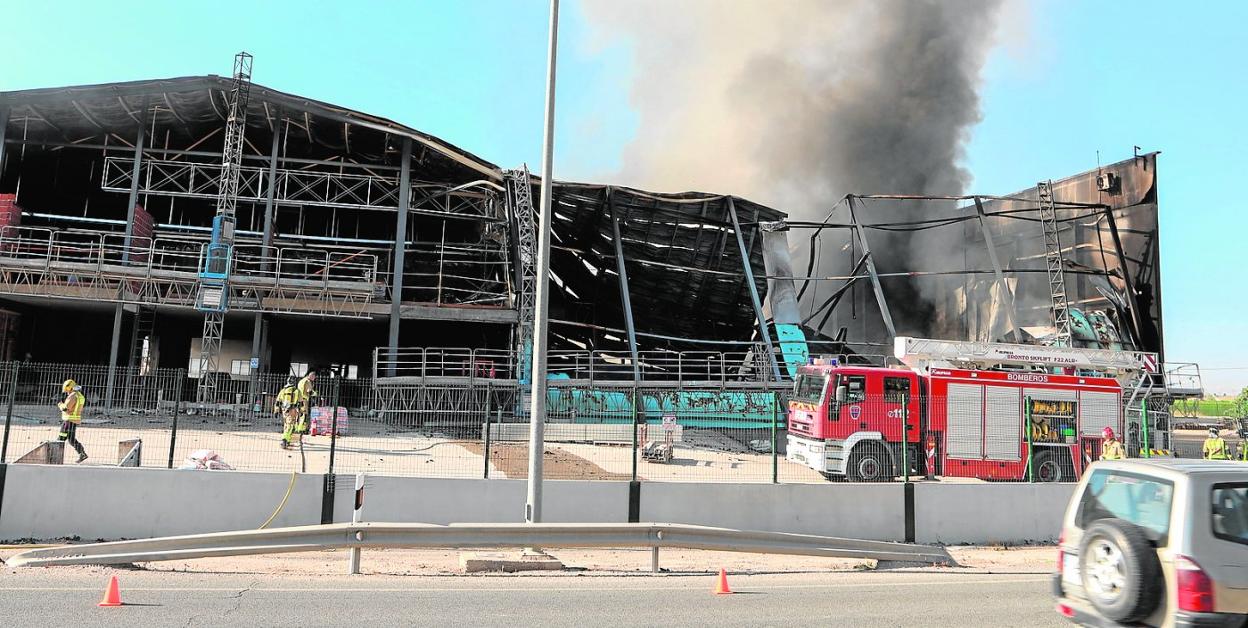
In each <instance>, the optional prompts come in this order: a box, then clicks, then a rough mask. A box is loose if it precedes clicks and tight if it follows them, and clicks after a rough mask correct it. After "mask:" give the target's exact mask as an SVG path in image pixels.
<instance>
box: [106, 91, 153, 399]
mask: <svg viewBox="0 0 1248 628" xmlns="http://www.w3.org/2000/svg"><path fill="white" fill-rule="evenodd" d="M146 121H147V103H146V102H144V104H143V111H142V113H141V114H140V115H139V137H138V139H136V140H135V141H134V170H132V171H131V173H130V196H129V200H128V201H127V205H126V235H125V240H124V246H123V248H122V250H121V263H122V264H129V263H130V238H131V237H132V236H133V235H134V207H135V205H138V203H139V170H140V168H141V167H142V165H143V164H142V162H143V142H144V141H145V140H146V139H147V124H146ZM117 289H118V290H125V289H126V283H125V282H122V284H121V286H120V287H118V288H117ZM117 296H118V297H119V300H118V301H117V305H116V306H115V307H114V308H113V338H112V342H111V344H109V347H108V383H107V384H106V385H105V391H104V407H105V408H112V407H113V392H114V388H115V386H116V383H117V354H118V352H119V348H120V346H121V319H122V317H123V316H124V313H123V312H124V306H123V305H122V302H121V300H120V297H121V296H123V295H120V294H119V295H117Z"/></svg>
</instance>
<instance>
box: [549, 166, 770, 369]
mask: <svg viewBox="0 0 1248 628" xmlns="http://www.w3.org/2000/svg"><path fill="white" fill-rule="evenodd" d="M553 200H554V212H555V213H554V220H553V238H552V243H551V251H552V253H551V263H552V268H553V271H554V274H555V275H556V276H557V277H558V282H557V283H561V284H562V285H563V287H564V289H563V290H562V291H561V293H556V294H559V298H558V300H557V301H552V303H554V306H553V307H554V308H555V309H554V311H555V313H556V315H559V316H562V317H564V318H569V319H572V320H577V321H582V322H585V323H588V324H592V325H595V326H597V327H600V328H605V329H599V330H596V331H597V332H603V331H609V330H616V331H617V332H618V330H621V329H622V328H623V327H624V312H623V308H622V306H621V301H620V298H619V274H618V272H617V260H616V252H615V238H614V225H613V224H612V217H613V215H614V217H615V218H616V219H618V220H619V231H620V243H621V249H622V252H623V256H624V259H625V260H626V261H625V266H626V273H627V277H628V287H629V292H630V295H631V301H632V310H633V318H634V321H635V324H636V328H637V331H638V332H639V336H640V339H639V344H642V345H648V346H655V345H656V344H661V345H668V344H670V343H669V342H667V339H662V338H658V337H657V336H659V335H669V336H678V337H680V338H684V339H694V338H696V339H707V340H735V341H741V340H745V339H748V338H749V337H750V335H751V334H752V333H753V331H752V330H753V328H754V327H755V326H756V318H755V314H754V312H753V309H752V306H751V305H750V295H749V287H748V285H747V283H746V276H745V270H744V266H743V265H742V263H741V253H740V244H739V243H738V242H737V235H736V232H735V231H734V229H733V225H732V216H731V215H730V213H731V211H734V210H735V212H736V214H737V219H738V221H739V222H740V223H741V232H742V238H743V240H744V241H745V246H746V248H747V250H748V251H750V264H751V271H752V272H753V273H754V281H755V286H756V288H757V290H758V291H759V294H760V295H765V294H766V290H767V284H766V279H765V277H764V272H763V251H762V238H761V237H758V227H757V224H758V223H759V222H766V221H773V220H779V219H781V218H783V217H784V214H783V213H781V212H778V211H776V210H774V209H771V208H768V207H765V206H763V205H759V204H757V203H753V202H750V201H748V200H745V199H742V198H738V197H731V196H717V195H710V194H704V193H699V192H685V193H680V194H655V193H651V192H644V191H641V190H635V189H631V188H625V187H616V186H603V185H592V184H579V183H556V185H555V187H554V199H553ZM561 310H562V311H561ZM587 329H589V328H585V327H581V328H579V331H578V330H577V329H567V328H559V329H558V332H559V333H560V334H562V335H566V336H568V337H569V338H572V339H575V340H577V341H578V342H581V343H583V344H585V345H587V346H591V347H594V348H610V347H615V348H622V347H624V346H626V345H624V344H623V339H622V338H620V336H619V334H618V333H617V334H615V335H612V336H611V337H608V335H607V334H605V333H595V330H592V329H589V331H586V330H587ZM613 339H614V340H613ZM678 346H679V345H678Z"/></svg>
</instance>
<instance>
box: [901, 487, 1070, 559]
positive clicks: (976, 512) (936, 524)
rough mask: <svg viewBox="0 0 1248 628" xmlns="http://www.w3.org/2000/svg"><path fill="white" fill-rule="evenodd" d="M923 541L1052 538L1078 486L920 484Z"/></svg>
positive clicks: (918, 532)
mask: <svg viewBox="0 0 1248 628" xmlns="http://www.w3.org/2000/svg"><path fill="white" fill-rule="evenodd" d="M914 489H915V491H914V528H915V541H917V542H919V543H945V544H954V543H978V544H992V543H1010V544H1015V543H1025V542H1030V541H1037V542H1052V541H1056V540H1057V536H1058V534H1060V533H1061V531H1062V530H1061V526H1062V515H1063V514H1064V513H1065V512H1066V504H1067V503H1068V502H1069V501H1070V497H1071V495H1073V494H1074V492H1075V485H1074V484H942V483H939V482H930V483H929V482H920V483H918V484H916V485H915V487H914Z"/></svg>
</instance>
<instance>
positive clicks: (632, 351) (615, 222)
mask: <svg viewBox="0 0 1248 628" xmlns="http://www.w3.org/2000/svg"><path fill="white" fill-rule="evenodd" d="M611 190H612V188H611V187H608V188H607V210H608V211H609V212H611V233H612V234H613V235H614V240H615V269H616V272H618V273H619V275H620V305H621V307H623V308H624V331H625V332H627V335H628V353H629V355H630V357H631V358H632V362H633V381H634V382H638V381H641V361H640V360H639V359H638V357H637V332H636V330H635V329H634V328H633V303H632V300H631V299H630V298H629V291H628V270H627V269H626V268H625V267H624V242H623V240H622V239H621V238H620V217H619V216H617V215H616V213H615V199H614V198H612V196H611Z"/></svg>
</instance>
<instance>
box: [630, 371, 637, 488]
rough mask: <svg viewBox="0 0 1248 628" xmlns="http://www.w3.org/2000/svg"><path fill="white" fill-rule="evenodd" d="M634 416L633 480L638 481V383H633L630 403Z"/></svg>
mask: <svg viewBox="0 0 1248 628" xmlns="http://www.w3.org/2000/svg"><path fill="white" fill-rule="evenodd" d="M629 407H630V412H631V413H632V416H633V475H632V480H631V481H633V482H636V481H637V455H638V452H637V385H636V384H634V385H633V395H632V402H631V403H630V404H629Z"/></svg>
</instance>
